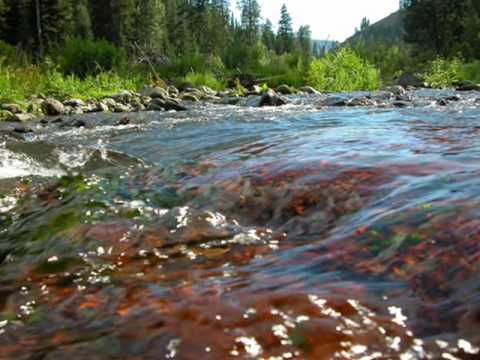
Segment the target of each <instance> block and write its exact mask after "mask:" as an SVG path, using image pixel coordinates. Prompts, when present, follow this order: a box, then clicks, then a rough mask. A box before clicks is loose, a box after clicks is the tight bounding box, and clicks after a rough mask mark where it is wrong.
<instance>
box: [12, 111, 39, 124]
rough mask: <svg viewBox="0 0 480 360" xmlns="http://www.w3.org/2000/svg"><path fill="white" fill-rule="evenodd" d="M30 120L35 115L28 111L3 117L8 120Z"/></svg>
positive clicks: (33, 118)
mask: <svg viewBox="0 0 480 360" xmlns="http://www.w3.org/2000/svg"><path fill="white" fill-rule="evenodd" d="M32 120H35V116H34V115H32V114H29V113H22V114H12V115H11V116H9V117H7V118H6V119H5V121H8V122H27V121H32Z"/></svg>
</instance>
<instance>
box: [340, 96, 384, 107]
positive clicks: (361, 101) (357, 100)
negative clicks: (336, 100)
mask: <svg viewBox="0 0 480 360" xmlns="http://www.w3.org/2000/svg"><path fill="white" fill-rule="evenodd" d="M376 104H377V103H376V102H375V101H373V100H372V99H369V98H368V97H366V96H356V97H353V98H351V99H349V100H347V102H346V103H345V105H346V106H375V105H376Z"/></svg>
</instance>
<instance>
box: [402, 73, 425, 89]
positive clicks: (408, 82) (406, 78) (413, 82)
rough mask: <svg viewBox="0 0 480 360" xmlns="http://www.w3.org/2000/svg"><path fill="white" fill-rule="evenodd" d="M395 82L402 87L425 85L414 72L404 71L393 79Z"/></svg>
mask: <svg viewBox="0 0 480 360" xmlns="http://www.w3.org/2000/svg"><path fill="white" fill-rule="evenodd" d="M395 82H396V84H397V85H399V86H401V87H403V88H408V87H412V88H421V87H425V82H424V80H423V79H422V78H421V77H420V76H418V75H415V74H411V73H404V74H402V75H400V76H399V77H398V78H396V80H395Z"/></svg>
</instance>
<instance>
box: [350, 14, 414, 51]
mask: <svg viewBox="0 0 480 360" xmlns="http://www.w3.org/2000/svg"><path fill="white" fill-rule="evenodd" d="M404 21H405V10H398V11H397V12H394V13H393V14H390V15H389V16H387V17H386V18H384V19H382V20H380V21H378V22H376V23H375V24H372V25H370V26H369V27H367V28H366V29H364V30H362V31H358V32H357V33H355V34H354V35H353V36H351V37H350V38H348V39H347V40H346V41H345V42H344V43H343V45H353V44H355V43H358V42H360V41H361V42H364V43H366V44H367V45H368V43H371V42H378V41H380V42H387V43H391V44H394V43H399V42H401V41H402V39H403V36H404V34H405V25H404Z"/></svg>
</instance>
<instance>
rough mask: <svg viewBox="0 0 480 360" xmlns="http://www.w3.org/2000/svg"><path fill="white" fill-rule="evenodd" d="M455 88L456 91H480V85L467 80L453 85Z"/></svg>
mask: <svg viewBox="0 0 480 360" xmlns="http://www.w3.org/2000/svg"><path fill="white" fill-rule="evenodd" d="M455 88H456V90H457V91H480V85H479V84H475V83H474V82H473V81H469V80H465V81H459V82H458V83H456V84H455Z"/></svg>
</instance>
